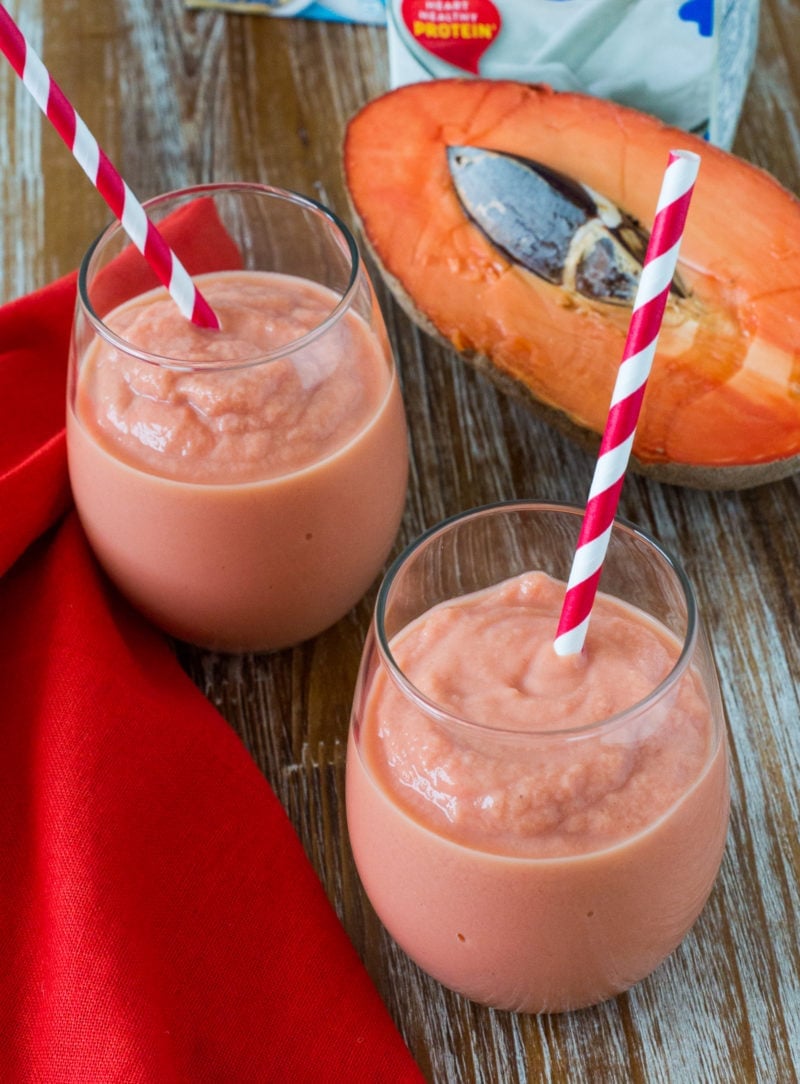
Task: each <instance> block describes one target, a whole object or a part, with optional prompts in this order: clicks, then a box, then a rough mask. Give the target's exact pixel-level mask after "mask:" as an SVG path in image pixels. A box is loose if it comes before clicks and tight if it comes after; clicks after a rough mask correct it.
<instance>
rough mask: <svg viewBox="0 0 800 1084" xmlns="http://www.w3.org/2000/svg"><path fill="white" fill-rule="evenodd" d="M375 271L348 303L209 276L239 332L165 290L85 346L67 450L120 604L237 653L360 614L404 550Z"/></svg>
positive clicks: (308, 213) (108, 320)
mask: <svg viewBox="0 0 800 1084" xmlns="http://www.w3.org/2000/svg"><path fill="white" fill-rule="evenodd" d="M223 195H224V197H225V200H226V201H228V200H230V196H229V194H228V193H227V192H226V193H224V194H223ZM214 196H215V197H216V196H217V193H216V191H215V192H214ZM244 196H245V198H246V201H247V202H252V201H254V200H255V201H258V200H259V199H263V200H264V201H267V200H269V201H272V202H273V203H275V202H277V201H279V200H282V199H284V197H283V196H276V195H274V194H272V193H270V194H269V195H263V193H262V191H261V190H260V189H256V190H255V191H254V190H253V188H252V186H247V190H246V192H245V193H244ZM293 198H294V199H296V198H295V197H293ZM284 202H285V200H284ZM276 213H279V214H284V215H285V214H287V212H286V210H285V208H284V209H281V208H278V209H277V212H276ZM315 215H316V216H317V217H319V218H320V219H321V220H322V221H323V222H324V223H325V224H326V228H327V220H325V218H324V213H323V212H322V211H319V210H317V209H316V208H314V207H313V206H312V207H311V209H310V210H309V209H308V208H306V207H304V208H303V217H304V221H305V223H306V226H307V224H308V222H309V221H311V222H312V223H313V222H314V216H315ZM299 231H300V224H298V225H297V226H296V232H299ZM272 243H273V244H274V241H273V242H272ZM296 243H297V244H298V245H300V247H303V246H305V247H306V248H307V247H308V243H307V242H303V240H302V238H300V237H298V239H297V241H296ZM353 251H354V250H353ZM347 258H348V259H349V258H350V252H349V251H348V252H347ZM263 262H264V261H262V263H263ZM341 262H342V263H343V264H345V263H346V261H345V257H344V256H342V261H341ZM356 270H357V271H358V274H356V272H355V271H353V270H351V271H350V272H349V273H348V272H347V268H346V267H345V269H344V272H343V274H344V284H343V286H341V287H337V286H336V284H335V282H333V283H331V284H328V283H327V282H325V281H312V280H311V279H310V278H308V277H307V276H306V275H299V274H295V273H287V272H286V271H283V270H280V271H277V270H263V269H260V267H259V266H257V267H243V268H240V269H230V268H228V269H224V270H219V271H209V272H205V273H203V274H200V275H196V276H195V281H196V282H197V285H198V287H199V288H200V289H201V291H202V293H203V295H204V296H205V297H206V299H207V300H208V302H209V304H210V305H211V307H212V308H213V309H214V311H215V312H216V314H217V317H218V319H219V321H220V325H221V327H220V330H214V331H210V330H207V329H200V328H197V327H195V326H194V325H192V324H191V323H189V322H188V321H186V320H185V319H184V318H183V317H182V316H181V315H180V313H179V312H178V310H177V308H176V306H175V305H174V303H173V302H172V300H171V298H169V297H168V296H167V295H166V293H165V292H164V291H163V290H161V289H157V290H151V291H145V292H144V293H141V294H134V296H132V297H131V298H129V299H127V300H124V301H123V302H122V304H119V305H116V306H115V307H113V308H112V309H111V310H110V311H108V312H105V313H104V314H103V317H102V323H101V326H100V327H99V328H98V327H97V326H96V325H97V323H99V321H97V320H95V321H92V320H91V319H90V320H86V321H84V323H85V324H86V325H87V327H88V332H85V333H84V334H83V335H80V334H78V333H76V343H75V345H74V349H73V355H74V359H75V364H74V371H73V374H72V379H71V387H70V401H69V408H68V415H67V432H68V449H69V463H70V476H71V480H72V487H73V492H74V495H75V501H76V504H77V507H78V511H79V514H80V517H81V521H82V523H83V526H84V529H85V530H86V533H87V536H88V538H89V541H90V543H91V545H92V547H93V549H94V551H95V553H96V555H97V557H98V559H99V560H100V562H101V564H102V565H103V566H104V568H105V569H106V571H107V572H108V574H109V576H110V577H111V579H112V580H114V582H115V583H116V584H117V586H118V587H119V588H120V590H121V591H122V592H123V593H124V594H125V595H126V596H127V597H128V598H129V599H130V600H131V601H132V602H133V603H134V604H135V605H136V606H137V607H138V608H139V609H141V610H142V611H143V612H144V613H145V614H146V615H147V616H148V617H149V618H150V619H151V620H153V621H154V622H155V623H156V624H158V625H160V626H162V627H163V628H164V629H166V630H167V631H168V632H170V633H171V634H173V635H175V636H177V637H179V638H181V639H185V640H188V641H191V642H193V643H197V644H200V645H202V646H206V647H210V648H214V649H219V650H228V651H246V650H253V651H255V650H271V649H275V648H280V647H285V646H288V645H290V644H294V643H297V642H299V641H301V640H304V639H307V638H308V637H310V636H313V635H316V634H317V633H319V632H321V631H322V630H323V629H325V628H327V627H328V626H329V625H331V624H333V623H334V622H335V621H337V620H338V619H339V618H340V617H342V616H343V615H344V614H345V613H346V612H347V611H348V610H349V609H350V608H351V607H352V606H353V605H354V603H355V602H357V601H358V599H359V598H360V597H361V596H362V595H363V594H364V592H365V591H366V590H367V588H368V587H369V585H370V583H371V582H372V581H373V579H374V578H375V576H376V575H377V573H378V571H379V570H380V567H381V565H382V564H383V562H384V560H385V559H386V556H387V554H388V553H389V550H390V549H391V546H392V543H393V541H394V537H395V534H396V531H397V527H398V524H399V520H400V517H401V515H402V509H403V504H404V500H405V487H406V473H407V452H406V430H405V420H404V413H403V406H402V402H401V398H400V391H399V387H398V382H397V376H396V372H395V369H394V366H393V364H392V359H391V355H390V352H389V348H388V344H387V341H386V335H385V332H384V329H383V326H382V323H381V322H380V315H379V313H378V311H377V306H376V305H375V303H374V299H373V297H372V295H371V291H370V290H369V286H368V283H367V282H366V280H365V279H364V277H363V274H362V273H361V271H360V269H359V268H356ZM104 273H105V274H107V273H108V268H106V270H105V272H104ZM322 277H323V276H321V275H320V276H319V278H322ZM348 290H349V295H348Z"/></svg>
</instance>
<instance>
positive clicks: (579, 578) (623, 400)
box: [553, 150, 700, 655]
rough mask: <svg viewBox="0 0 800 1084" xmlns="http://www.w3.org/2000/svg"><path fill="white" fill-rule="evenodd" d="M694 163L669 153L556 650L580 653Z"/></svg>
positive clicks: (691, 188)
mask: <svg viewBox="0 0 800 1084" xmlns="http://www.w3.org/2000/svg"><path fill="white" fill-rule="evenodd" d="M699 166H700V158H699V157H698V155H696V154H693V153H692V152H691V151H680V150H678V151H671V152H670V155H669V162H668V164H667V169H666V173H665V174H664V181H663V184H662V186H661V193H660V195H659V197H658V205H657V207H656V215H655V221H654V223H653V230H652V233H651V234H650V241H649V243H648V246H647V253H646V255H645V258H644V265H643V268H642V275H641V278H640V280H639V286H638V289H637V291H636V299H635V301H634V303H633V313H632V314H631V322H630V326H629V328H628V335H627V338H626V341H625V348H624V351H623V354H622V361H621V363H620V367H619V370H618V372H617V379H616V383H615V385H614V391H613V393H612V396H611V406H610V408H609V412H608V418H607V420H606V426H605V430H604V432H603V437H602V440H601V442H600V450H599V453H598V458H597V463H596V465H595V471H594V476H593V478H592V484H591V487H590V489H589V497H588V500H587V504H586V511H585V513H584V517H583V521H582V523H581V530H580V534H579V536H578V545H577V548H576V550H575V556H574V559H573V563H572V569H571V571H570V575H569V580H568V582H567V592H566V595H565V597H564V604H563V607H562V610H561V616H560V619H559V623H558V629H557V630H556V638H555V642H554V645H553V646H554V648H555V650H556V652H557V654H559V655H576V654H578V653H579V652H580V651H582V650H583V644H584V641H585V639H586V631H587V629H588V627H589V618H590V616H591V610H592V604H593V603H594V598H595V595H596V593H597V587H598V583H599V582H600V576H601V574H602V569H603V561H604V559H605V555H606V551H607V549H608V542H609V539H610V537H611V530H612V526H613V523H614V517H615V515H616V511H617V505H618V503H619V495H620V491H621V490H622V484H623V482H624V480H625V471H626V469H627V466H628V460H629V458H630V454H631V448H632V446H633V438H634V434H635V432H636V424H637V422H638V419H639V411H640V409H641V405H642V399H643V398H644V392H645V385H646V383H647V378H648V376H649V375H650V369H651V366H652V364H653V357H654V355H655V352H656V343H657V342H658V335H659V332H660V330H661V321H662V319H663V317H664V309H665V307H666V304H667V298H668V297H669V290H670V285H671V283H672V278H673V275H674V274H675V266H676V264H677V262H678V251H679V249H680V245H681V239H682V237H683V230H684V226H685V224H686V216H687V214H688V211H689V203H690V201H691V198H692V193H693V191H694V183H695V179H696V177H697V171H698V169H699Z"/></svg>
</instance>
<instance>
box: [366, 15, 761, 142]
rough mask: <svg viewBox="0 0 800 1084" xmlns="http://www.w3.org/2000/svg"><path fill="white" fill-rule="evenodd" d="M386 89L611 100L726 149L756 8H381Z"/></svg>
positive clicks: (754, 33) (746, 73) (750, 56)
mask: <svg viewBox="0 0 800 1084" xmlns="http://www.w3.org/2000/svg"><path fill="white" fill-rule="evenodd" d="M388 11H389V18H388V33H389V63H390V76H391V83H392V86H395V87H396V86H400V85H402V84H404V83H413V82H420V81H422V80H425V79H435V78H447V77H453V76H469V75H473V76H481V77H482V78H488V79H516V80H521V81H523V82H528V83H540V82H542V83H549V84H550V85H551V86H553V87H554V88H555V89H557V90H570V91H579V92H582V93H586V94H591V95H593V96H595V97H599V98H608V99H611V100H612V101H616V102H620V103H622V104H623V105H630V106H633V107H634V108H636V109H640V110H642V111H643V112H646V113H651V114H653V115H655V116H657V117H660V118H661V119H662V120H664V121H666V122H667V123H668V124H672V125H675V126H676V127H678V128H683V129H685V130H687V131H692V132H695V133H697V134H699V135H701V136H704V137H705V138H707V139H709V140H710V141H711V142H712V143H716V144H717V145H718V146H721V147H725V148H726V149H727V148H730V145H731V144H732V142H733V138H734V135H735V133H736V126H737V124H738V121H739V115H740V112H741V108H742V103H743V101H744V95H745V91H746V89H747V82H748V79H749V77H750V72H751V69H752V65H753V60H754V57H755V50H756V44H757V39H758V12H759V0H388Z"/></svg>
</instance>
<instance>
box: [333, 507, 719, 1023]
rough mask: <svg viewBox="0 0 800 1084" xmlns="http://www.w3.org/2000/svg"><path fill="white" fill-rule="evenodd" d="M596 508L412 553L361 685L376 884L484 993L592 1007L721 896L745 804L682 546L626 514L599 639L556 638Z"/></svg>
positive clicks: (528, 513)
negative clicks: (732, 814) (735, 805)
mask: <svg viewBox="0 0 800 1084" xmlns="http://www.w3.org/2000/svg"><path fill="white" fill-rule="evenodd" d="M581 519H582V511H581V510H580V509H577V508H572V507H567V506H558V505H544V504H537V503H535V502H520V503H512V504H503V505H499V506H491V507H488V508H483V509H478V510H476V511H473V512H469V513H466V514H464V515H462V516H458V517H455V518H454V519H452V520H450V521H447V522H446V523H444V524H442V525H441V526H439V527H436V528H434V529H432V530H431V531H430V532H429V533H428V534H426V535H424V536H423V537H422V538H421V539H420V540H419V541H417V542H416V543H414V545H412V546H411V547H410V548H409V549H408V550H407V551H406V552H405V553H404V554H402V555H401V557H400V558H398V560H397V561H396V562H395V563H394V565H393V566H392V568H391V569H390V570H389V572H388V574H387V576H386V578H385V580H384V582H383V584H382V586H381V589H380V591H379V593H378V600H377V604H376V610H375V616H374V620H373V624H372V627H371V630H370V632H369V635H368V638H367V642H366V644H365V648H364V655H363V659H362V664H361V671H360V674H359V679H358V684H357V688H356V693H355V698H354V704H353V712H352V721H351V730H350V740H349V747H348V754H347V823H348V830H349V834H350V840H351V843H352V848H353V854H354V857H355V862H356V866H357V868H358V872H359V874H360V877H361V880H362V883H363V885H364V888H365V890H366V893H367V896H368V897H369V899H370V900H371V902H372V904H373V906H374V908H375V910H376V912H377V914H378V916H379V918H380V919H381V920H382V922H383V923H384V925H385V926H386V928H387V929H388V931H389V933H390V934H391V935H392V936H393V937H394V939H395V940H396V941H397V942H398V944H399V945H400V946H401V948H403V949H404V950H405V951H406V952H407V953H408V954H409V955H410V956H411V957H412V959H414V960H415V961H416V962H417V963H418V964H419V965H420V966H421V967H422V968H423V969H424V970H426V971H427V972H429V973H430V974H431V975H433V976H434V977H435V978H437V979H439V980H440V981H441V982H442V983H443V984H445V985H446V986H449V987H451V988H452V989H454V990H456V991H458V992H459V993H462V994H464V995H466V996H467V997H469V998H472V999H474V1000H476V1001H479V1002H483V1003H485V1004H488V1005H492V1006H495V1007H497V1008H501V1009H511V1010H517V1011H522V1012H536V1013H540V1012H563V1011H566V1010H571V1009H578V1008H582V1007H585V1006H588V1005H591V1004H594V1003H597V1002H599V1001H602V1000H604V999H606V998H609V997H612V996H614V995H615V994H618V993H620V992H621V991H623V990H626V989H627V988H628V987H630V986H632V985H633V984H634V983H636V982H638V981H639V980H640V979H643V978H644V977H645V976H646V975H649V974H650V972H651V971H653V970H654V968H656V967H657V965H658V964H660V963H661V961H662V960H664V958H665V957H666V956H667V955H668V954H669V953H670V952H672V950H673V949H674V948H675V947H676V946H677V945H678V944H679V942H680V941H681V940H682V938H683V937H684V935H685V934H686V932H687V931H688V929H689V928H690V926H691V925H692V923H693V922H694V921H695V919H696V918H697V916H698V915H699V913H700V911H701V909H702V907H703V905H704V903H705V901H706V898H707V897H708V894H709V892H710V891H711V888H712V885H713V883H714V880H715V878H716V876H717V872H718V870H719V866H720V862H721V859H722V854H723V849H724V845H725V838H726V831H727V825H728V808H729V789H728V773H727V752H726V750H727V745H726V735H725V723H724V716H723V708H722V703H721V699H720V693H719V688H718V683H717V678H716V671H715V668H714V663H713V659H712V657H711V653H710V650H709V646H708V643H707V641H706V638H705V636H704V633H703V630H702V628H701V625H700V621H699V618H698V614H697V608H696V605H695V599H694V595H693V592H692V589H691V586H690V585H689V583H688V581H687V579H686V576H685V575H684V573H683V571H682V570H681V568H680V566H679V565H678V564H677V563H676V562H675V561H674V560H672V559H671V558H670V557H669V556H668V555H667V554H666V553H665V552H664V551H663V550H662V549H661V548H660V547H659V546H658V545H657V544H656V543H655V542H654V541H653V540H652V539H650V538H649V537H647V536H646V535H644V534H643V533H642V532H641V531H638V530H636V529H635V528H633V527H631V526H630V525H627V524H624V523H622V522H617V523H615V525H614V530H613V533H612V535H611V540H610V543H609V548H608V554H607V557H606V561H605V563H604V567H603V578H602V581H601V586H602V591H601V593H600V594H599V595H598V596H597V599H596V601H595V604H594V607H593V610H592V616H591V620H590V623H589V630H588V634H587V637H586V643H585V647H584V650H583V652H581V653H580V654H578V655H575V656H570V657H566V658H562V657H559V656H558V655H556V653H555V650H554V648H553V640H554V638H555V634H556V628H557V625H558V618H559V614H560V611H561V606H562V601H563V597H564V591H565V581H566V579H567V578H568V575H569V570H570V564H571V561H572V556H573V554H574V551H575V546H576V543H577V537H578V531H579V528H580V523H581Z"/></svg>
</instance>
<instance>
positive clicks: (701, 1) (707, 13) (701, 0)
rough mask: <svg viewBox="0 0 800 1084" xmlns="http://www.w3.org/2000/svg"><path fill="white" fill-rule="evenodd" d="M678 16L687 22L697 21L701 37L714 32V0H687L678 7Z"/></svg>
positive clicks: (707, 36) (709, 35)
mask: <svg viewBox="0 0 800 1084" xmlns="http://www.w3.org/2000/svg"><path fill="white" fill-rule="evenodd" d="M678 18H680V19H683V21H684V22H685V23H697V29H698V30H699V31H700V37H701V38H710V37H711V35H712V34H713V32H714V0H686V3H685V4H681V6H680V8H679V9H678Z"/></svg>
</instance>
